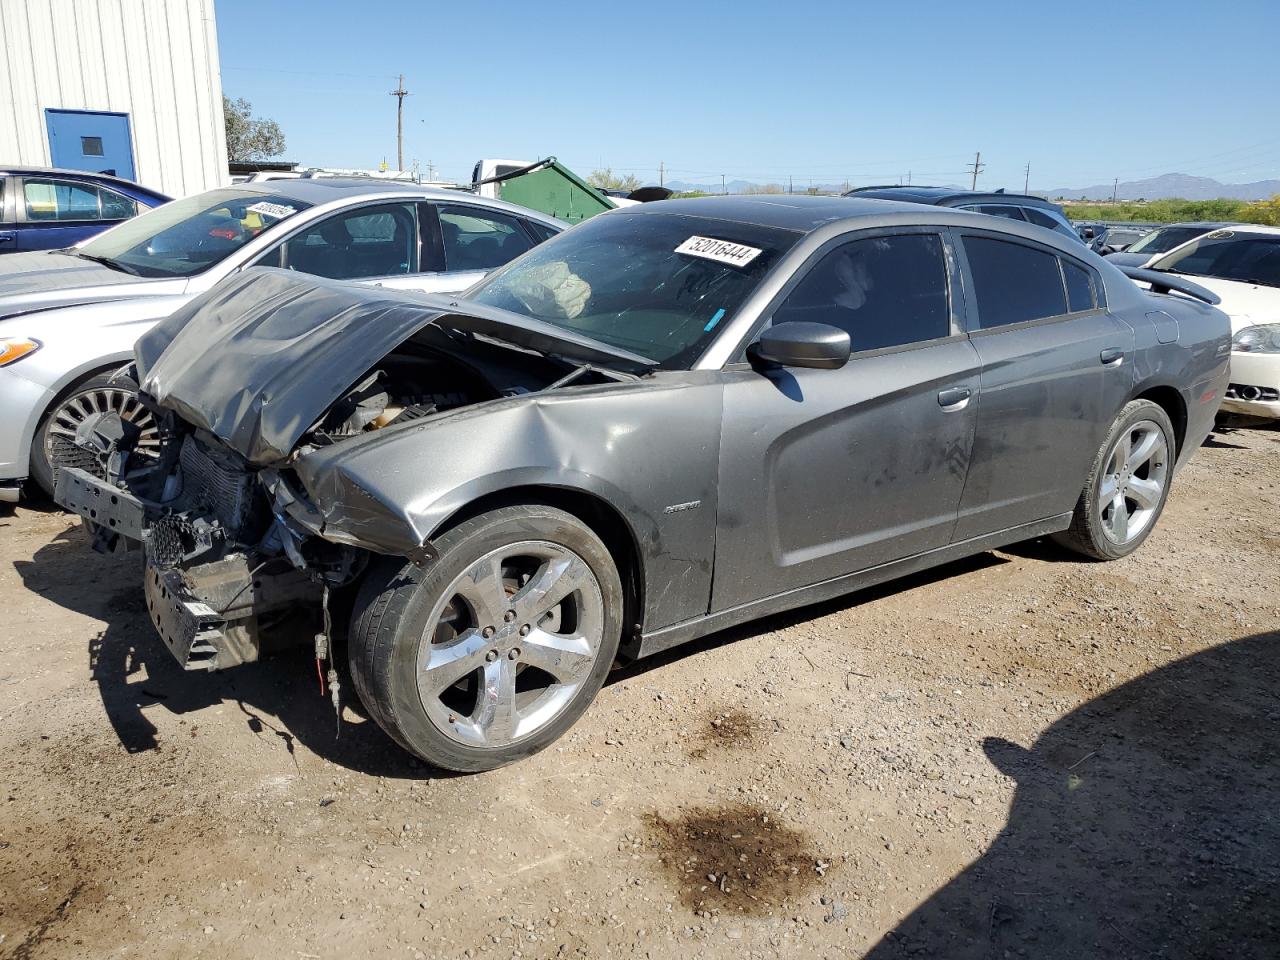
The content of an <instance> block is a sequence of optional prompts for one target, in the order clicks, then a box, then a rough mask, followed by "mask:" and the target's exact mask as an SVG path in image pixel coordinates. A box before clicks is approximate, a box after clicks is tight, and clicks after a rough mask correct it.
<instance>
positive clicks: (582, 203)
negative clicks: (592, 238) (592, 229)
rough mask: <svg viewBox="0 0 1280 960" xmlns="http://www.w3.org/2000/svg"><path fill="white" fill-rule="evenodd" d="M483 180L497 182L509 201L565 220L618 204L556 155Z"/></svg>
mask: <svg viewBox="0 0 1280 960" xmlns="http://www.w3.org/2000/svg"><path fill="white" fill-rule="evenodd" d="M481 183H492V184H494V186H495V187H496V188H497V194H498V196H499V197H501V198H502V199H503V200H506V201H507V202H508V203H518V204H520V206H522V207H528V208H529V209H531V210H537V211H539V212H541V213H546V214H550V215H551V216H553V217H556V218H557V219H560V220H563V221H564V222H565V223H578V222H580V221H582V220H586V219H588V218H589V217H594V216H595V215H596V214H597V213H604V212H605V211H606V210H612V209H614V207H615V204H614V203H613V201H612V200H610V199H609V198H608V197H607V196H605V195H604V194H603V193H601V192H600V191H599V190H597V189H596V188H595V187H593V186H591V184H589V183H587V182H586V181H585V180H583V179H582V178H581V177H579V176H578V175H577V174H576V173H574V172H573V171H572V170H570V169H569V168H568V167H566V166H563V165H562V164H561V163H560V162H559V161H558V160H556V158H555V157H547V158H546V159H545V160H539V161H538V162H537V163H534V164H530V165H529V166H527V167H523V168H521V169H519V170H516V171H513V172H511V173H506V174H503V175H502V176H499V177H493V178H492V179H490V180H485V181H481ZM479 185H480V184H473V186H479Z"/></svg>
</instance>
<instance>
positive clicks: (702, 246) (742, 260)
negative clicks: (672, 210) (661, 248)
mask: <svg viewBox="0 0 1280 960" xmlns="http://www.w3.org/2000/svg"><path fill="white" fill-rule="evenodd" d="M675 252H676V253H684V254H687V255H689V256H691V257H702V259H704V260H714V261H716V262H717V263H727V264H728V265H729V266H731V267H745V266H746V265H747V264H748V263H750V262H751V261H752V260H754V259H755V258H756V257H758V256H760V254H761V253H763V252H764V251H763V250H759V249H757V248H756V247H748V246H744V245H743V244H741V243H730V242H729V241H728V240H715V239H713V238H711V237H690V238H689V239H688V240H686V241H685V242H684V243H682V244H680V246H678V247H676V251H675Z"/></svg>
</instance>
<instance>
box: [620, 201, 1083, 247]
mask: <svg viewBox="0 0 1280 960" xmlns="http://www.w3.org/2000/svg"><path fill="white" fill-rule="evenodd" d="M627 214H630V215H634V216H645V215H651V214H675V215H680V216H689V217H703V218H707V219H713V220H726V221H731V222H736V223H750V224H755V225H757V226H765V227H778V228H781V229H784V230H794V231H796V232H799V233H812V232H813V231H815V230H818V229H821V228H822V227H825V226H827V225H828V224H832V223H838V222H841V221H859V220H868V221H879V222H884V223H886V224H888V223H893V224H903V225H924V226H930V225H942V226H946V225H948V224H951V225H955V226H967V227H978V228H981V229H986V230H1001V231H1003V232H1006V233H1011V234H1017V235H1020V236H1026V237H1028V238H1029V239H1037V240H1040V241H1041V242H1048V241H1047V238H1046V237H1045V236H1043V234H1047V233H1049V231H1047V230H1044V228H1043V227H1037V226H1034V225H1031V224H1024V223H1021V222H1020V221H1014V220H1006V219H1004V218H1002V217H992V216H989V215H988V214H985V213H973V212H970V211H967V210H954V209H951V208H948V207H938V206H924V205H922V204H919V203H904V202H902V201H899V200H880V199H876V198H867V197H849V196H844V197H813V196H808V195H793V194H785V193H784V194H776V193H775V194H751V195H748V196H732V195H730V196H718V197H689V198H683V199H677V200H657V201H654V202H653V203H642V204H640V205H638V206H634V207H625V208H623V209H621V210H611V211H609V212H608V213H606V214H603V216H608V217H613V216H619V215H627ZM993 221H995V222H994V223H993ZM868 225H871V224H868ZM876 225H878V223H877V224H876ZM1028 231H1033V232H1028ZM1055 236H1056V235H1055ZM1071 243H1072V244H1076V243H1078V241H1071ZM1073 252H1078V251H1073Z"/></svg>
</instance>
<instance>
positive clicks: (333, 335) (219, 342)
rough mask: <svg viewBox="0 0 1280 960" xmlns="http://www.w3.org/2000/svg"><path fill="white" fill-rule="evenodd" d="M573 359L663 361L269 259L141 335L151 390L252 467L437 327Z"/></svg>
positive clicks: (287, 447)
mask: <svg viewBox="0 0 1280 960" xmlns="http://www.w3.org/2000/svg"><path fill="white" fill-rule="evenodd" d="M444 317H448V318H449V320H448V323H447V324H445V325H446V326H448V327H450V328H451V329H455V330H460V331H465V332H474V333H480V334H485V335H488V336H491V337H497V338H498V339H501V340H504V341H506V342H508V343H512V344H515V345H516V346H520V347H526V348H529V349H533V350H537V351H541V352H550V353H558V354H562V355H564V356H566V357H572V358H574V359H578V360H583V361H586V362H589V363H590V362H596V363H605V364H612V365H614V366H618V365H622V366H627V367H632V368H644V367H647V366H651V365H652V361H649V360H646V359H645V358H644V357H639V356H636V355H635V354H631V353H627V352H626V351H621V350H617V349H615V348H612V347H608V346H606V345H605V344H602V343H597V342H596V341H594V340H591V339H589V338H587V337H583V336H579V335H577V334H574V333H572V332H571V331H568V330H562V329H560V328H558V327H555V326H552V325H551V324H548V323H544V322H542V321H539V320H533V319H530V318H528V317H522V316H519V315H517V314H514V313H508V312H507V311H505V310H498V309H495V308H492V307H482V306H479V305H478V304H459V303H458V302H457V300H456V299H455V298H453V297H446V296H436V295H431V294H424V293H413V292H407V291H400V290H387V289H384V288H382V287H376V286H369V285H365V284H356V283H343V282H341V281H336V280H325V279H322V278H319V277H312V276H304V275H301V274H297V273H294V272H291V271H287V270H276V269H271V268H266V267H260V268H254V269H251V270H245V271H243V272H242V273H240V274H237V275H235V276H232V277H228V278H227V279H226V280H224V281H222V282H221V283H219V284H218V285H217V286H215V287H214V288H213V289H211V290H210V291H209V292H208V293H206V294H204V295H202V296H200V297H197V298H196V299H194V300H192V301H191V303H189V304H188V305H186V306H185V307H183V308H182V309H180V310H178V311H177V312H176V313H174V314H172V315H171V316H170V317H168V318H167V319H165V320H164V321H162V322H161V323H160V324H158V325H157V326H155V327H153V328H152V329H151V330H150V331H149V332H148V333H146V334H145V335H144V336H143V337H142V338H141V339H140V340H139V341H138V343H137V346H136V347H135V354H136V358H137V362H138V375H139V382H140V384H141V386H142V389H143V391H144V392H146V393H147V394H149V395H150V396H151V397H152V398H154V399H155V401H156V402H157V403H158V404H159V405H160V406H162V407H165V408H167V409H170V410H172V411H174V412H175V413H177V414H178V415H179V416H181V417H182V418H183V419H184V420H186V421H188V422H189V423H191V424H192V425H194V426H196V427H202V428H204V429H205V430H208V431H209V432H210V433H212V434H213V435H214V436H216V437H218V438H219V439H220V440H222V441H223V442H225V443H227V444H228V445H229V446H230V447H231V448H232V449H234V450H236V451H237V452H238V453H240V454H241V455H242V456H243V457H244V458H245V459H246V460H248V461H249V462H250V463H252V464H255V465H258V466H265V465H268V464H272V463H278V462H279V461H282V460H284V459H285V458H287V457H288V456H289V453H290V451H291V450H292V449H293V446H294V445H295V444H296V443H297V442H298V439H299V438H300V437H301V436H302V435H303V433H305V432H306V430H307V429H308V428H309V427H310V426H311V425H312V424H313V423H315V421H316V420H317V419H319V417H320V416H321V414H323V413H324V412H325V410H327V409H328V408H329V407H330V406H331V405H333V404H334V403H335V402H336V401H337V400H338V399H339V398H340V397H341V396H342V394H343V393H344V392H345V391H346V390H348V389H349V388H350V387H351V385H352V384H353V383H354V382H355V381H356V380H357V379H359V377H360V376H361V375H362V374H364V373H365V372H366V371H368V370H369V369H370V368H371V367H373V366H374V365H375V364H376V363H377V362H378V361H379V360H380V359H382V357H384V356H385V355H386V354H387V353H389V352H390V351H391V350H393V349H394V348H395V347H396V346H398V345H399V344H401V343H403V342H404V341H405V340H407V339H409V338H410V337H411V336H413V335H414V334H415V333H417V332H418V331H419V330H421V329H422V328H423V327H425V326H427V325H428V324H431V323H434V322H436V321H438V320H441V319H442V318H444Z"/></svg>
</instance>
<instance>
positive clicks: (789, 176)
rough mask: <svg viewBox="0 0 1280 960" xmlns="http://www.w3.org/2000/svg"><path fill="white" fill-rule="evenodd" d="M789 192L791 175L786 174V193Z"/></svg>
mask: <svg viewBox="0 0 1280 960" xmlns="http://www.w3.org/2000/svg"><path fill="white" fill-rule="evenodd" d="M790 192H791V174H787V193H790Z"/></svg>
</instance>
